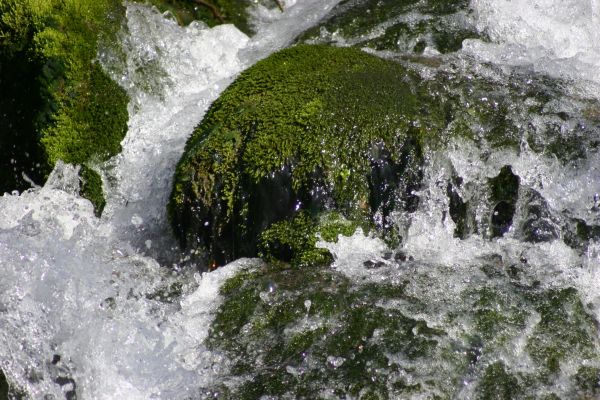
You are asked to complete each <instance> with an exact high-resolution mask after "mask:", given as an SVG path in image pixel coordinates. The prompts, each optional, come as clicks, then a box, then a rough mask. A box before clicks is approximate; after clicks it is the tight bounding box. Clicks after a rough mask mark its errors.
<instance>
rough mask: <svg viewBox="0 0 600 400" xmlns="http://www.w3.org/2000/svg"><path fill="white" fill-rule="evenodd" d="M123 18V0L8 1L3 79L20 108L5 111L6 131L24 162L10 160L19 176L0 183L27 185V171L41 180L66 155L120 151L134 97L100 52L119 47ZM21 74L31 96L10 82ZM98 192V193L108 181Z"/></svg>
mask: <svg viewBox="0 0 600 400" xmlns="http://www.w3.org/2000/svg"><path fill="white" fill-rule="evenodd" d="M123 19H124V7H123V5H122V4H121V2H120V1H117V0H100V1H90V0H68V1H59V0H43V1H33V0H31V1H30V0H27V1H18V2H17V1H15V0H2V1H1V2H0V65H2V67H1V68H2V72H3V79H2V81H1V82H0V86H2V88H3V89H5V88H6V89H7V92H3V93H6V95H4V96H3V100H2V101H3V103H4V102H6V103H8V104H9V105H10V108H9V110H14V111H16V112H15V113H14V114H7V115H5V116H4V118H7V119H6V120H5V121H4V122H3V123H2V128H3V132H2V135H0V136H2V141H7V142H8V145H7V147H8V148H11V144H12V143H15V144H14V145H13V148H14V149H16V151H15V153H14V156H15V158H14V159H15V160H18V161H17V162H19V163H21V162H22V163H23V164H24V165H19V166H18V168H14V166H13V167H12V168H11V167H7V170H8V171H11V172H10V175H11V176H9V177H8V178H7V179H6V180H5V179H3V180H2V182H1V187H0V190H9V189H10V190H12V189H23V188H26V187H27V184H28V182H27V180H25V179H23V178H22V177H20V175H21V174H20V172H21V171H23V172H25V173H26V174H29V173H30V174H31V176H29V178H30V179H33V180H34V181H35V182H36V183H38V184H41V183H43V180H44V179H45V178H46V177H47V175H48V173H49V172H50V170H51V168H52V167H53V166H54V164H55V163H56V162H57V161H58V160H62V161H64V162H67V163H72V164H86V163H87V162H89V161H90V159H91V158H92V157H94V158H96V159H100V160H105V159H107V158H108V157H110V156H112V155H115V154H117V153H118V152H119V151H120V142H121V140H122V139H123V137H124V136H125V133H126V130H127V120H128V113H127V103H128V97H127V95H126V93H125V91H124V90H123V89H122V88H121V87H119V86H118V85H117V84H116V83H115V82H113V81H112V80H111V79H110V78H109V77H108V75H107V74H106V72H104V71H103V69H102V68H101V67H100V65H99V64H98V62H97V61H96V58H97V54H98V51H99V50H100V49H101V48H102V49H107V48H108V47H111V46H112V47H114V46H116V45H115V44H113V43H115V42H117V41H116V35H117V33H118V31H119V30H120V29H121V25H122V21H123ZM13 63H16V64H15V65H17V66H19V70H16V69H14V68H11V67H10V65H12V64H13ZM5 72H6V73H7V74H14V75H5V74H4V73H5ZM14 79H18V80H19V82H22V83H23V84H24V85H26V88H27V89H28V90H30V91H29V92H28V93H27V96H23V95H22V94H20V93H19V91H21V90H22V87H21V86H20V85H18V86H14V85H12V84H11V83H10V82H11V81H13V80H14ZM19 110H24V111H19ZM23 113H24V114H23ZM13 121H15V123H13ZM7 128H8V129H7ZM4 129H6V130H4ZM3 144H4V145H6V144H5V143H3ZM20 152H26V154H19V153H20ZM9 160H10V158H9ZM21 160H24V161H21ZM4 162H6V161H4ZM2 169H4V168H2ZM3 178H4V176H3ZM89 181H90V183H91V182H92V180H91V179H90V180H89ZM94 182H95V183H96V184H97V183H98V180H97V179H96V180H94ZM89 185H90V184H88V186H89ZM90 191H91V192H93V193H94V195H97V194H98V193H100V192H101V187H96V188H95V189H93V190H92V189H88V192H90ZM94 202H95V203H96V204H100V203H101V201H100V200H94Z"/></svg>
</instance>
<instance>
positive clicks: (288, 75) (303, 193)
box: [169, 45, 445, 263]
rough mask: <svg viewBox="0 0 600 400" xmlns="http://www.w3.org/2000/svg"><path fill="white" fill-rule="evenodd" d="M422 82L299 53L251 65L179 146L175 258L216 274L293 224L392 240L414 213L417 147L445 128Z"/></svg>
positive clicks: (383, 68) (377, 62)
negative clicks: (358, 230)
mask: <svg viewBox="0 0 600 400" xmlns="http://www.w3.org/2000/svg"><path fill="white" fill-rule="evenodd" d="M422 83H423V82H422V80H421V79H420V78H419V77H418V76H417V75H416V74H415V73H413V72H411V71H410V70H407V69H406V68H404V67H403V66H402V65H400V64H398V63H396V62H392V61H387V60H383V59H380V58H377V57H374V56H371V55H368V54H366V53H363V52H361V51H359V50H355V49H351V48H334V47H327V46H309V45H299V46H296V47H292V48H289V49H286V50H283V51H281V52H279V53H276V54H274V55H272V56H271V57H269V58H268V59H266V60H263V61H261V62H259V63H257V64H256V65H255V66H253V67H251V68H250V69H248V70H247V71H245V72H243V73H242V74H241V75H240V76H239V78H238V79H237V80H236V81H235V82H234V83H233V84H232V85H231V86H230V87H229V88H228V89H227V90H226V91H225V92H224V93H223V94H222V95H221V97H220V98H219V99H218V100H217V101H216V102H215V103H214V104H213V105H212V106H211V108H210V109H209V111H208V113H207V114H206V116H205V118H204V120H203V121H202V123H201V124H200V125H199V126H198V127H197V128H196V130H195V131H194V133H193V135H192V136H191V138H190V139H189V140H188V143H187V144H186V148H185V152H184V155H183V157H182V158H181V160H180V162H179V164H178V166H177V171H176V175H175V182H174V187H173V192H172V195H171V201H170V204H169V215H170V218H171V222H172V225H173V227H174V230H175V233H176V235H177V236H178V237H179V239H180V241H181V243H182V245H183V247H185V248H187V249H192V250H195V249H199V250H201V251H207V252H208V254H209V255H210V257H211V258H212V259H214V260H216V261H217V262H218V263H223V262H227V261H231V260H233V259H235V258H237V257H240V256H255V255H256V254H257V244H258V240H259V237H260V234H261V233H262V232H263V231H264V230H265V229H267V228H268V227H269V226H271V225H272V224H274V223H277V222H280V221H283V220H289V219H291V218H293V217H294V216H295V215H297V214H298V213H299V212H301V211H302V212H306V213H307V215H309V216H310V217H311V218H314V219H317V218H318V216H319V215H320V214H321V213H322V212H324V211H330V210H337V211H338V212H339V213H340V214H341V215H342V216H344V217H345V218H347V219H349V220H351V221H356V222H358V223H361V224H366V225H369V224H371V225H374V226H375V227H376V228H378V229H379V230H383V231H386V230H391V229H392V227H391V224H392V221H391V219H390V218H389V217H390V214H391V213H392V212H393V211H396V210H408V211H411V210H414V209H415V207H416V205H417V201H418V198H417V197H416V195H415V193H414V190H415V189H416V188H418V186H419V182H420V179H421V164H422V157H423V147H424V144H425V143H426V142H427V140H428V138H430V137H432V136H435V135H437V133H438V132H439V130H440V129H441V127H442V126H443V125H444V124H445V120H444V117H445V116H444V114H443V113H442V112H439V107H436V106H434V105H432V104H431V103H428V102H427V100H428V99H429V97H428V96H427V92H426V90H424V89H423V88H421V87H420V85H421V84H422Z"/></svg>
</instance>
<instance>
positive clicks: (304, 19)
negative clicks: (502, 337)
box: [0, 0, 600, 399]
mask: <svg viewBox="0 0 600 400" xmlns="http://www.w3.org/2000/svg"><path fill="white" fill-rule="evenodd" d="M337 2H338V1H336V0H328V1H322V0H297V1H287V2H286V12H285V13H283V14H281V13H280V12H279V11H277V10H267V9H264V8H257V9H256V10H255V12H254V14H255V15H254V18H255V21H256V24H257V27H258V33H257V34H256V35H255V36H254V37H252V38H248V37H247V36H245V35H244V34H242V33H241V32H239V31H238V30H237V29H235V28H234V27H232V26H220V27H216V28H212V29H208V28H206V27H204V26H202V25H201V24H192V25H191V26H189V27H186V28H181V27H179V26H177V24H176V23H175V22H174V21H173V20H172V19H169V18H166V17H163V16H161V15H160V14H158V13H157V12H155V11H152V10H150V9H149V8H147V7H144V6H139V5H129V6H128V11H127V18H128V29H127V32H124V33H123V46H124V48H125V50H126V53H127V60H126V63H125V64H124V65H123V64H119V63H118V62H117V61H114V60H111V58H110V57H109V56H104V57H103V55H101V57H100V58H101V59H102V60H103V62H105V64H106V66H107V68H109V69H110V71H111V73H112V74H113V77H114V78H115V79H116V80H118V81H119V82H120V84H121V85H122V86H123V87H125V88H126V89H127V91H128V93H129V94H130V96H131V98H132V101H131V104H130V122H129V132H128V134H127V137H126V138H125V140H124V141H123V152H122V153H121V154H120V155H118V156H116V157H115V158H114V159H112V160H110V161H109V162H107V163H106V164H104V165H98V166H97V168H98V169H99V170H100V171H101V172H102V174H103V179H104V185H105V188H106V191H107V193H108V199H107V206H106V208H105V211H104V215H103V216H102V218H100V219H97V218H96V217H94V214H93V210H92V206H91V205H90V203H89V202H88V201H87V200H84V199H82V198H79V197H78V196H77V194H76V193H77V192H78V187H79V181H78V178H77V174H76V172H77V167H74V166H70V165H64V164H60V163H59V165H57V167H56V168H55V170H54V172H53V174H52V176H51V177H50V179H49V180H48V182H47V183H46V185H45V186H44V187H43V188H35V189H32V190H29V191H26V192H23V193H21V194H18V193H13V194H5V195H4V196H3V197H1V198H0V274H1V276H2V279H0V332H2V335H0V354H2V355H3V358H2V359H1V360H0V362H1V363H2V364H1V365H0V368H1V369H2V370H3V371H4V372H5V374H6V375H7V377H8V378H9V380H10V381H12V382H13V383H15V384H16V385H17V386H19V387H21V388H22V389H24V390H26V392H27V393H28V394H29V395H30V396H31V397H33V398H43V397H44V396H45V395H53V396H55V398H64V397H65V396H69V395H70V394H72V393H73V392H76V393H77V396H78V397H79V398H84V399H96V398H97V399H102V398H106V399H113V398H125V399H150V398H164V399H172V398H194V397H199V393H198V388H199V387H204V386H210V385H211V383H212V381H213V380H215V379H219V377H220V376H222V374H223V372H224V371H226V370H227V368H228V363H229V361H228V360H227V358H226V357H224V356H223V355H222V354H219V353H216V352H212V351H209V350H208V349H207V348H206V347H205V345H204V344H203V341H204V339H205V338H206V336H207V334H208V329H209V325H210V321H211V320H212V318H213V315H212V314H213V313H214V311H215V309H216V307H217V306H218V305H219V304H220V300H219V296H218V287H219V285H220V283H221V282H223V280H224V279H226V278H227V277H231V276H233V274H234V273H235V272H236V271H237V270H239V268H241V267H242V266H244V265H249V264H252V263H254V262H255V261H252V260H239V261H236V262H234V263H232V264H230V265H228V266H226V267H224V268H221V269H218V270H217V271H214V272H211V273H206V274H203V275H199V274H198V273H196V272H195V270H194V268H193V266H186V263H185V262H182V261H185V260H179V259H178V258H177V256H176V255H175V254H177V252H176V245H175V244H174V242H173V241H172V238H171V236H170V233H169V230H168V225H167V221H166V215H165V205H166V202H167V199H168V195H169V192H170V188H171V179H172V174H173V171H174V168H175V164H176V162H177V160H178V158H179V156H180V155H181V152H182V150H183V146H184V144H185V140H186V138H187V137H188V136H189V134H190V133H191V131H192V129H193V128H194V126H195V125H196V124H197V123H198V122H199V121H200V119H201V118H202V115H203V113H204V112H205V111H206V109H207V107H208V105H209V104H210V103H211V102H212V101H213V100H214V99H215V98H216V97H217V96H218V95H219V93H220V92H221V91H222V90H223V89H224V88H225V87H226V86H227V85H228V84H229V83H230V82H231V81H232V79H233V78H234V77H235V75H236V74H237V73H239V72H240V71H241V70H243V69H244V68H246V67H248V66H250V65H251V64H252V63H254V62H255V61H257V60H258V59H260V58H263V57H265V56H267V55H268V54H270V53H272V52H273V51H275V50H277V49H279V48H281V47H283V46H286V45H288V44H289V43H290V42H291V41H292V40H293V38H294V37H296V35H297V34H299V33H300V32H302V31H303V30H304V29H306V28H308V27H309V26H311V25H312V24H314V23H316V22H317V21H318V20H319V19H320V18H321V17H322V16H323V15H325V14H326V13H327V11H328V10H330V9H331V8H332V7H333V6H334V5H335V4H336V3H337ZM472 6H473V8H474V10H475V18H476V24H477V26H478V28H479V29H480V30H481V31H484V32H485V33H486V34H487V35H488V36H489V38H490V39H491V42H484V41H482V40H472V39H471V40H468V41H466V42H465V44H464V50H463V51H461V52H459V53H458V54H454V55H450V56H448V57H447V58H446V59H445V60H444V62H445V64H444V63H443V64H442V67H440V68H449V69H454V71H458V72H456V73H457V74H459V75H460V74H465V75H468V70H469V69H471V68H472V69H474V70H475V71H476V73H478V74H483V75H486V74H487V75H488V76H491V77H492V78H493V79H496V80H497V81H498V82H500V84H505V83H506V82H507V80H508V79H509V78H508V76H509V75H510V71H511V69H512V68H520V70H525V71H528V73H533V72H537V73H545V74H548V75H550V76H554V77H557V78H561V79H569V83H570V84H569V85H565V87H567V90H566V93H565V94H564V97H560V98H557V99H556V101H555V104H556V107H557V108H559V109H561V110H565V112H567V113H576V112H578V111H581V110H582V109H584V108H585V107H587V106H586V105H587V104H592V105H594V104H596V103H594V100H593V99H592V100H587V98H589V97H592V98H593V97H595V96H597V93H598V92H597V91H596V92H594V90H596V89H597V85H598V84H600V81H599V80H598V76H599V75H598V74H597V71H598V68H599V67H600V65H599V63H598V59H599V58H598V55H599V54H600V47H599V46H600V40H599V39H600V38H599V37H598V30H597V29H596V28H597V23H598V18H599V17H600V8H599V7H600V6H599V5H598V3H597V2H596V1H589V2H582V1H577V0H572V1H570V2H564V1H558V0H536V1H524V0H523V1H514V0H513V1H504V0H502V1H488V0H474V1H473V2H472ZM481 62H486V63H491V64H492V65H493V66H495V67H490V66H489V64H488V65H487V66H485V67H484V66H482V65H480V63H481ZM450 66H452V67H450ZM422 72H423V75H427V73H428V72H427V71H426V70H425V69H424V70H423V71H422ZM482 101H485V100H483V99H482ZM582 104H583V105H582ZM596 107H597V106H596ZM592 111H593V110H592ZM596 112H598V111H597V109H596ZM515 114H517V112H516V111H515ZM515 118H516V119H517V120H518V117H515ZM592 120H593V119H592ZM586 121H589V120H586ZM521 122H523V124H526V123H531V126H533V127H534V128H535V126H536V124H538V125H540V126H541V125H543V124H544V123H545V122H547V121H525V120H523V121H521ZM578 123H580V121H578V120H569V119H567V120H566V121H563V122H561V124H562V128H563V129H564V130H565V131H569V129H572V127H573V126H575V125H577V124H578ZM531 126H530V127H529V128H526V127H523V130H524V131H525V130H527V129H534V128H531ZM584 132H585V134H586V135H588V136H590V135H592V136H593V135H597V134H598V133H599V132H598V130H597V128H596V127H594V126H592V127H587V129H585V130H584ZM584 139H585V140H591V139H590V138H589V137H586V138H584ZM507 164H510V165H511V166H512V168H513V171H514V173H515V174H517V175H518V176H519V177H520V179H521V185H522V186H523V187H526V188H528V189H532V190H535V191H536V192H538V193H539V194H541V196H542V197H543V198H544V200H545V202H546V203H547V204H548V207H549V209H550V210H551V212H552V213H554V214H557V215H558V214H560V215H569V216H572V217H577V218H579V219H581V220H583V221H585V222H586V223H588V224H589V225H597V223H598V217H599V216H600V214H598V213H599V211H598V207H597V206H598V204H595V203H597V199H595V197H594V195H595V193H596V192H597V191H600V188H599V187H598V186H599V185H598V178H599V173H600V171H599V168H600V159H599V155H598V152H597V151H592V150H589V151H587V150H586V154H585V157H584V158H583V159H581V160H578V161H577V162H573V163H568V164H567V165H566V166H565V164H564V163H561V162H560V161H559V160H557V159H556V158H554V157H550V156H547V155H542V154H539V153H537V152H534V151H532V150H531V149H530V148H529V146H528V144H527V143H525V142H524V143H523V144H522V146H521V148H520V149H519V151H510V150H504V151H502V152H492V153H491V154H489V151H488V150H487V149H481V148H479V147H477V146H474V145H473V144H472V143H470V142H468V141H466V140H462V139H457V138H454V139H452V140H451V141H450V143H449V144H448V149H447V151H444V152H443V153H442V152H432V153H431V154H429V155H428V160H427V165H426V170H425V178H424V185H423V189H422V191H421V193H419V196H420V198H421V205H420V208H419V210H418V211H417V212H416V213H415V214H414V215H411V216H407V215H398V220H399V221H400V223H402V221H406V224H405V235H404V236H405V242H404V250H405V251H406V252H407V253H408V254H410V255H412V256H413V257H414V258H415V259H416V260H418V261H419V262H420V263H421V265H422V266H426V265H435V266H436V267H435V268H431V269H428V270H425V269H424V267H422V266H421V267H414V271H412V272H413V275H414V278H411V279H413V281H412V282H413V283H412V286H411V289H410V290H412V291H413V294H414V296H416V297H418V298H421V299H423V301H425V302H428V303H429V304H433V306H432V307H434V308H435V307H439V308H440V309H444V307H446V308H447V307H448V306H447V304H451V303H453V302H456V301H460V293H462V292H463V291H464V290H465V288H468V287H470V286H469V285H477V282H478V279H479V280H481V279H482V278H481V277H480V276H479V275H481V274H480V273H479V275H478V273H477V272H476V271H474V270H473V268H472V267H470V265H473V263H475V262H476V260H479V259H482V258H485V257H486V256H488V255H490V254H494V255H500V256H501V258H502V262H504V263H506V264H510V263H518V262H523V260H524V259H526V260H527V264H528V265H529V266H530V267H531V269H530V272H529V273H530V274H531V275H532V277H531V279H536V280H538V281H539V282H540V284H541V285H542V286H546V287H549V288H550V287H554V288H560V287H567V286H574V287H576V288H577V289H578V290H579V292H580V294H581V295H582V297H583V298H582V300H583V302H584V303H585V304H588V307H589V309H590V312H591V313H593V315H595V316H596V318H597V319H600V293H599V292H598V287H600V286H599V284H600V272H599V271H600V270H599V267H600V243H596V242H594V241H593V240H592V241H590V242H589V243H586V245H585V246H584V247H583V248H581V249H574V248H572V247H569V246H568V245H567V244H566V243H565V242H564V240H562V239H563V238H562V237H561V238H558V239H557V240H552V241H544V242H540V243H532V242H527V241H524V240H522V237H521V236H520V232H519V230H518V229H516V228H515V229H511V230H509V231H508V232H507V234H506V235H504V237H502V238H499V239H495V240H489V239H486V238H484V237H483V235H480V234H473V235H471V236H469V237H468V238H465V239H459V238H457V237H455V235H454V232H455V228H456V226H455V223H454V222H453V221H452V220H451V219H450V218H448V217H447V216H446V212H447V210H448V208H449V200H448V196H447V193H446V192H447V186H446V182H448V181H449V180H451V179H452V177H453V176H455V175H458V176H460V177H461V178H462V180H463V187H464V188H467V189H464V191H465V193H463V194H464V195H471V196H474V198H476V196H477V194H476V193H477V191H478V188H481V187H483V186H485V184H486V182H487V180H488V179H489V178H492V177H494V176H496V175H497V174H498V171H499V170H500V168H501V167H502V166H504V165H507ZM525 206H526V205H521V207H525ZM517 207H519V205H517ZM476 215H479V214H477V212H476ZM517 215H519V211H518V210H517ZM409 220H410V223H408V221H409ZM518 222H519V221H515V223H514V226H518ZM324 246H329V247H330V248H331V250H332V252H333V253H334V254H335V256H336V261H335V264H334V266H333V267H334V268H335V269H337V270H340V271H342V272H343V273H344V274H345V275H347V276H348V277H350V278H351V279H355V280H356V281H357V282H358V281H362V280H364V279H369V280H372V281H374V282H378V281H381V280H385V279H387V277H388V275H389V273H390V271H389V270H387V269H385V268H384V269H382V270H365V269H364V268H363V267H362V265H363V261H365V260H372V259H377V258H380V257H381V255H382V253H383V252H384V250H385V248H384V247H385V246H384V245H383V243H381V242H380V241H379V240H377V239H373V238H366V237H364V236H363V235H361V234H360V233H357V234H355V235H354V236H352V237H351V238H347V239H342V240H340V241H339V243H338V244H335V245H332V244H324ZM165 266H169V267H171V268H165ZM424 276H427V277H428V280H427V281H425V280H424V279H421V280H419V279H418V277H424ZM442 314H443V313H440V315H442ZM426 318H427V319H428V322H431V323H432V324H434V325H436V324H442V323H443V321H436V320H435V318H434V319H433V320H432V318H431V314H429V316H427V317H426ZM534 319H535V318H534ZM534 323H535V321H529V322H528V324H529V325H528V326H532V324H534ZM596 350H598V349H596ZM503 358H504V359H505V360H507V363H509V364H510V365H512V366H513V367H514V368H517V369H522V370H526V369H527V368H529V367H530V363H531V361H530V360H529V359H528V358H527V355H526V352H525V351H524V349H523V346H522V345H521V346H520V345H519V343H514V351H513V353H512V354H506V355H503ZM571 368H575V366H571ZM557 385H559V384H557ZM472 395H473V393H472V389H471V388H470V386H469V385H467V384H465V387H464V388H463V389H462V391H460V393H459V394H458V397H460V398H469V397H471V396H472Z"/></svg>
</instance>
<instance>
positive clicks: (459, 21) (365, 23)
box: [300, 0, 480, 54]
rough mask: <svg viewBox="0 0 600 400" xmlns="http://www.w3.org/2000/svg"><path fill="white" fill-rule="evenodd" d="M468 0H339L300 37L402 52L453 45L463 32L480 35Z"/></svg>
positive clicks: (455, 46) (447, 48) (451, 47)
mask: <svg viewBox="0 0 600 400" xmlns="http://www.w3.org/2000/svg"><path fill="white" fill-rule="evenodd" d="M469 15H470V9H469V2H468V1H465V0H461V1H438V0H426V1H418V0H402V1H398V0H383V1H382V0H358V1H342V2H340V3H339V4H338V6H337V7H335V8H334V9H333V10H331V12H330V14H329V15H328V16H327V17H326V18H325V20H324V21H323V22H321V23H320V24H319V25H317V26H316V27H314V28H312V29H311V30H309V31H307V32H306V33H304V34H303V35H302V36H301V37H300V40H301V41H303V42H308V43H332V44H338V45H342V46H348V45H350V46H360V47H369V48H372V49H374V50H390V51H396V52H402V53H407V54H422V53H423V51H424V50H425V49H426V48H430V49H431V50H433V51H438V52H439V53H448V52H453V51H457V50H459V49H460V48H461V46H462V41H463V40H464V39H467V38H479V37H480V35H479V33H478V32H477V30H476V29H475V26H474V25H475V24H474V23H473V21H472V20H471V19H470V16H469Z"/></svg>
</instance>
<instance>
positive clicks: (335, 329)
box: [201, 238, 600, 400]
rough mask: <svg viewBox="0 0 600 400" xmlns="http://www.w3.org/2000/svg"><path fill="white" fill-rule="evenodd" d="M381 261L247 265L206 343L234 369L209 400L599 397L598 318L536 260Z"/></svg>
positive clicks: (228, 285) (229, 286)
mask: <svg viewBox="0 0 600 400" xmlns="http://www.w3.org/2000/svg"><path fill="white" fill-rule="evenodd" d="M339 240H353V239H345V238H340V239H339ZM352 243H356V242H352ZM396 255H398V253H396ZM373 261H375V262H376V265H377V266H376V267H375V268H377V270H376V271H377V272H376V273H375V274H373V269H372V268H374V266H373V264H372V263H368V262H364V261H363V260H349V259H346V260H345V261H338V262H337V263H335V264H334V265H333V267H331V266H323V265H321V266H318V265H313V267H311V268H291V267H290V266H289V265H288V264H285V263H281V262H276V261H270V262H263V261H260V260H256V262H255V263H254V265H251V263H247V264H246V266H245V267H243V268H242V269H240V270H239V271H238V272H237V273H236V274H235V275H234V276H233V277H231V278H229V279H228V280H226V281H225V282H224V283H223V284H222V286H221V288H220V296H221V297H222V300H223V302H222V304H221V305H220V306H219V308H218V310H217V311H216V313H215V319H214V321H213V322H212V324H211V327H210V330H209V335H208V337H207V339H206V342H205V344H206V346H207V347H208V349H209V350H211V351H214V352H216V353H217V354H219V355H224V356H226V357H227V362H226V365H227V368H226V369H224V370H223V372H222V375H220V376H218V377H217V378H216V379H214V380H213V381H212V383H211V384H210V385H209V386H208V387H202V388H201V393H203V397H202V398H206V399H209V398H214V397H219V398H223V399H261V398H272V397H273V398H282V399H286V398H290V399H292V398H304V399H312V398H356V399H362V398H365V399H368V398H374V399H398V398H428V399H429V398H431V399H455V398H473V399H486V400H487V399H515V398H519V399H521V398H523V399H529V398H532V399H533V398H548V399H553V398H563V399H567V398H595V397H597V394H598V393H600V375H599V373H600V354H599V353H598V350H597V349H598V345H599V340H598V335H597V324H598V322H597V320H596V319H595V317H594V316H593V310H591V309H588V308H587V307H586V306H585V305H584V303H583V302H582V295H581V294H580V293H579V292H578V291H577V290H576V289H575V288H573V287H563V288H560V289H558V288H552V287H547V286H546V285H545V284H544V283H542V282H540V281H539V280H537V273H536V272H535V271H533V270H532V268H531V266H529V265H528V264H526V263H512V262H511V263H506V262H505V261H503V260H502V257H500V256H499V255H489V256H488V257H486V258H485V259H481V260H480V263H478V264H477V265H472V266H453V267H451V268H449V267H447V266H440V265H435V264H431V263H423V262H420V261H418V260H407V259H403V258H402V257H395V256H393V255H389V257H388V255H385V254H383V255H382V256H381V257H377V259H376V260H373ZM457 275H458V276H457ZM448 282H462V283H456V284H455V285H448ZM540 396H542V397H540ZM546 396H547V397H546ZM586 396H587V397H586Z"/></svg>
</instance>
